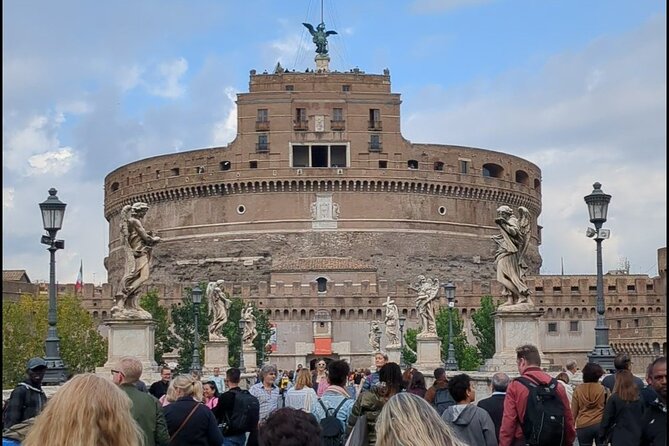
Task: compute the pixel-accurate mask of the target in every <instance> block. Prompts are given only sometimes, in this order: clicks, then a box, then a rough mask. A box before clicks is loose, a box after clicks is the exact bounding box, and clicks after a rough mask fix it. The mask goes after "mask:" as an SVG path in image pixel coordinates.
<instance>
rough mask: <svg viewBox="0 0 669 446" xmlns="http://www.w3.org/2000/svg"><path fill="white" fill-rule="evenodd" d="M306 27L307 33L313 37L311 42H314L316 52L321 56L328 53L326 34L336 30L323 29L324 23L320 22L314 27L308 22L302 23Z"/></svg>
mask: <svg viewBox="0 0 669 446" xmlns="http://www.w3.org/2000/svg"><path fill="white" fill-rule="evenodd" d="M302 24H303V25H304V26H306V27H307V29H308V30H309V33H310V34H311V35H312V36H313V37H314V38H313V42H314V43H315V44H316V53H317V54H320V55H321V56H326V55H327V54H328V36H329V35H332V34H337V31H325V23H323V22H321V23H320V24H319V25H318V26H317V27H316V29H314V27H313V25H311V24H309V23H302Z"/></svg>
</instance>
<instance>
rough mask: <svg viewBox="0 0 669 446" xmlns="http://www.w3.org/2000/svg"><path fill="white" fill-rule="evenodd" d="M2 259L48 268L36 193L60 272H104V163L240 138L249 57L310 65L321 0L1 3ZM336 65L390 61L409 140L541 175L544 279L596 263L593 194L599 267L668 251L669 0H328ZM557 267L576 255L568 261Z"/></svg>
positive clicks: (38, 273)
mask: <svg viewBox="0 0 669 446" xmlns="http://www.w3.org/2000/svg"><path fill="white" fill-rule="evenodd" d="M2 9H3V18H2V24H3V30H2V37H3V39H2V50H3V52H2V62H3V66H2V76H3V83H2V92H3V100H2V130H3V135H2V144H3V148H2V149H3V150H2V161H3V166H2V173H3V180H2V198H3V199H2V210H3V212H2V222H3V231H2V241H3V248H2V261H3V269H4V270H6V269H25V270H27V272H28V275H29V277H30V278H31V280H32V281H40V280H48V277H49V254H48V252H47V251H46V246H45V245H41V244H40V237H41V235H42V234H43V233H44V230H43V228H42V221H41V217H40V212H39V207H38V203H40V202H42V201H44V200H45V199H46V198H47V196H48V192H47V191H48V190H49V189H50V188H51V187H55V188H56V189H57V190H58V197H59V198H60V199H61V201H63V202H65V203H67V209H66V213H65V220H64V223H63V228H62V230H61V231H60V232H59V233H58V238H61V239H63V240H65V249H64V250H61V251H58V253H57V255H56V259H57V280H58V281H59V282H61V283H74V282H75V281H76V278H77V273H78V271H79V266H80V262H82V263H83V270H84V281H85V282H95V283H102V282H105V281H106V279H107V275H106V271H105V269H104V266H103V259H104V257H105V256H106V255H107V252H108V249H107V243H108V225H107V222H106V220H105V218H104V215H103V198H104V194H103V184H104V177H105V176H106V175H107V174H108V173H110V172H111V171H113V170H114V169H116V168H117V167H120V166H122V165H125V164H127V163H130V162H133V161H136V160H139V159H143V158H146V157H149V156H155V155H162V154H168V153H174V152H179V151H187V150H192V149H197V148H203V147H213V146H222V145H226V144H227V143H228V142H230V141H232V139H234V135H235V131H236V110H235V104H234V100H235V95H236V94H237V93H243V92H246V91H248V81H249V77H248V76H249V71H250V70H251V69H256V70H257V71H258V72H263V71H265V70H267V71H268V72H271V71H273V69H274V67H275V66H276V64H277V62H280V63H281V65H282V66H283V67H284V68H287V69H290V70H292V69H295V70H297V71H304V70H305V69H306V68H309V69H313V68H314V62H313V57H314V55H315V53H314V45H313V43H312V42H311V36H310V35H309V34H308V31H307V30H306V28H305V27H304V26H302V22H307V23H311V24H314V25H316V24H318V23H319V22H320V19H321V1H315V0H299V1H298V0H290V1H278V0H248V1H245V2H238V1H233V0H227V1H226V0H198V1H189V0H162V1H157V0H142V1H137V0H117V1H114V2H91V1H84V0H63V1H59V2H53V1H47V0H28V1H26V0H6V1H3V3H2ZM323 19H324V21H325V24H326V28H327V29H328V30H336V31H337V33H338V34H337V35H334V36H331V37H330V38H329V50H330V57H331V58H332V60H331V62H330V69H331V70H338V71H348V70H350V69H351V68H356V67H357V68H359V69H360V70H362V71H364V72H366V73H370V74H381V73H383V70H384V69H385V68H388V69H389V70H390V75H391V81H392V91H393V92H395V93H400V94H401V95H402V106H401V111H402V122H401V127H402V133H403V135H404V136H405V137H406V138H407V139H409V140H410V141H411V142H414V143H440V144H453V145H465V146H470V147H480V148H485V149H489V150H496V151H500V152H505V153H510V154H513V155H517V156H520V157H522V158H525V159H527V160H529V161H532V162H534V163H535V164H537V165H538V166H539V167H540V168H541V170H542V181H543V184H542V192H543V210H542V214H541V215H540V216H539V224H540V225H542V226H543V244H542V246H541V247H540V253H541V255H542V257H543V266H542V268H541V273H542V274H560V273H561V270H562V267H564V273H565V274H594V273H595V271H596V257H595V245H596V244H595V242H594V241H593V240H591V239H588V238H587V237H586V236H585V231H586V228H587V227H588V226H590V223H589V221H588V212H587V207H586V205H585V202H584V201H583V197H584V196H585V195H588V194H589V193H590V192H591V191H592V184H593V183H594V182H595V181H598V182H600V183H602V189H603V190H604V192H606V193H608V194H610V195H612V197H613V198H612V200H611V204H610V207H609V215H608V221H607V222H606V223H605V225H604V227H606V228H609V229H611V238H610V239H609V240H606V241H604V243H603V256H604V270H605V271H607V270H611V269H617V268H620V267H621V266H622V265H623V264H624V263H625V262H629V266H630V272H632V273H639V274H648V275H650V276H651V277H652V276H655V275H657V249H658V248H660V247H664V246H666V223H667V222H666V215H667V212H666V211H667V186H666V161H667V158H666V150H665V149H666V139H667V130H666V118H667V108H666V105H667V103H666V75H667V67H666V62H667V60H666V37H667V28H666V5H665V2H664V1H659V0H635V1H629V0H588V1H582V0H574V1H572V0H560V1H536V0H406V1H400V0H383V1H382V0H364V1H360V0H325V1H324V2H323ZM562 265H563V266H562Z"/></svg>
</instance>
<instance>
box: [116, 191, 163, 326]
mask: <svg viewBox="0 0 669 446" xmlns="http://www.w3.org/2000/svg"><path fill="white" fill-rule="evenodd" d="M148 210H149V205H148V204H146V203H142V202H137V203H134V204H132V205H126V206H124V207H123V209H122V210H121V239H122V241H123V250H124V251H125V274H124V275H123V277H122V278H121V283H120V286H119V292H118V293H117V294H116V305H115V306H114V307H112V309H111V313H112V318H115V319H151V313H149V312H148V311H145V310H144V309H143V308H141V307H140V306H139V304H138V302H137V299H138V294H139V288H140V286H141V285H142V284H143V283H144V282H146V281H147V279H148V278H149V266H150V263H151V251H152V249H153V246H154V245H155V244H156V243H158V242H160V237H157V236H155V235H154V234H153V232H152V231H147V230H145V229H144V225H143V224H142V219H143V218H144V216H145V215H146V212H147V211H148Z"/></svg>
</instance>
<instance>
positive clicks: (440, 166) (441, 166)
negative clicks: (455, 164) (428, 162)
mask: <svg viewBox="0 0 669 446" xmlns="http://www.w3.org/2000/svg"><path fill="white" fill-rule="evenodd" d="M434 170H444V163H442V162H441V161H435V163H434Z"/></svg>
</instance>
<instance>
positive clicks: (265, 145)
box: [256, 134, 269, 152]
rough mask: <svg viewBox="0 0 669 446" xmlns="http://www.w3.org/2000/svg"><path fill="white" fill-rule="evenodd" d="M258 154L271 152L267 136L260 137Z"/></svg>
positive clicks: (257, 148)
mask: <svg viewBox="0 0 669 446" xmlns="http://www.w3.org/2000/svg"><path fill="white" fill-rule="evenodd" d="M256 152H269V138H268V137H267V135H266V134H262V135H258V144H256Z"/></svg>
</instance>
